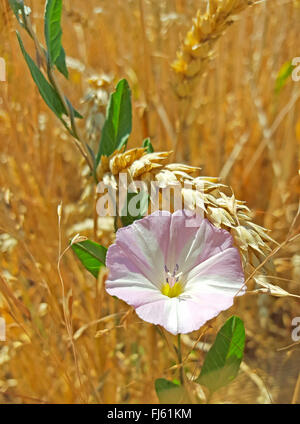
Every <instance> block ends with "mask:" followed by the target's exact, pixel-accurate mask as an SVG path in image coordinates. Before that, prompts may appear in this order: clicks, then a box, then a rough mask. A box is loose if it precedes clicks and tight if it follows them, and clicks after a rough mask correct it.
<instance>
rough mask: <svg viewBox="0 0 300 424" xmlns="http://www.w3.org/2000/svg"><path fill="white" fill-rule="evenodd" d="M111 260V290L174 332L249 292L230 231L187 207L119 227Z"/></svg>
mask: <svg viewBox="0 0 300 424" xmlns="http://www.w3.org/2000/svg"><path fill="white" fill-rule="evenodd" d="M191 220H193V221H191ZM191 223H192V226H189V225H190V224H191ZM195 223H196V224H197V225H195ZM106 265H107V267H108V268H109V276H108V279H107V282H106V290H107V292H108V293H109V294H110V295H113V296H117V297H118V298H120V299H122V300H124V301H125V302H127V303H128V304H129V305H131V306H133V307H134V308H135V310H136V313H137V314H138V316H139V317H140V318H142V319H143V320H144V321H147V322H150V323H153V324H157V325H161V326H163V327H164V328H165V329H166V330H167V331H169V332H170V333H172V334H179V333H189V332H191V331H194V330H198V329H199V328H200V327H201V326H202V325H203V324H205V323H206V322H207V321H208V320H210V319H212V318H214V317H215V316H217V315H218V314H219V313H220V312H221V311H224V310H226V309H228V308H230V307H231V306H232V305H233V301H234V297H235V296H236V295H242V294H244V292H245V288H244V286H243V284H244V274H243V270H242V265H241V259H240V255H239V252H238V250H237V248H236V247H234V246H233V239H232V237H231V235H230V233H229V232H228V231H226V230H224V229H219V228H216V227H214V226H213V225H212V224H211V223H210V222H209V221H208V220H207V219H203V218H201V217H199V216H196V215H194V214H191V213H189V212H187V211H182V210H179V211H176V212H175V213H173V214H171V213H169V212H166V211H158V212H155V213H153V214H152V215H149V216H147V217H145V218H143V219H141V220H137V221H135V222H134V223H133V224H132V225H130V226H128V227H125V228H121V229H119V230H118V231H117V238H116V242H115V244H113V245H112V246H110V248H109V249H108V252H107V259H106Z"/></svg>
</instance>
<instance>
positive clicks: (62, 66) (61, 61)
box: [55, 47, 69, 79]
mask: <svg viewBox="0 0 300 424" xmlns="http://www.w3.org/2000/svg"><path fill="white" fill-rule="evenodd" d="M55 63H56V67H57V69H58V70H59V72H61V73H62V74H63V75H64V76H65V77H66V78H67V79H68V78H69V71H68V68H67V65H66V53H65V50H64V48H63V47H62V48H61V50H60V54H59V56H58V58H57V60H56V62H55Z"/></svg>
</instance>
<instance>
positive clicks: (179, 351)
mask: <svg viewBox="0 0 300 424" xmlns="http://www.w3.org/2000/svg"><path fill="white" fill-rule="evenodd" d="M177 342H178V348H177V355H178V363H179V366H180V368H179V376H180V383H181V384H182V385H183V384H184V373H183V364H182V352H181V334H178V335H177Z"/></svg>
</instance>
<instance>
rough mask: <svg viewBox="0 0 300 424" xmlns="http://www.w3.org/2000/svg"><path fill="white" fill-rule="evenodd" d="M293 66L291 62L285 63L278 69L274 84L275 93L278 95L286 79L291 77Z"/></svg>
mask: <svg viewBox="0 0 300 424" xmlns="http://www.w3.org/2000/svg"><path fill="white" fill-rule="evenodd" d="M293 69H294V67H293V65H292V62H291V61H288V62H285V63H284V64H283V65H282V67H281V68H280V70H279V72H278V74H277V78H276V82H275V93H276V94H279V93H280V91H281V89H282V88H283V87H284V86H285V85H286V83H287V81H288V78H289V77H290V76H291V75H292V72H293Z"/></svg>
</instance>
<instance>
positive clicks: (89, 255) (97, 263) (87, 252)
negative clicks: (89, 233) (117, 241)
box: [72, 240, 107, 278]
mask: <svg viewBox="0 0 300 424" xmlns="http://www.w3.org/2000/svg"><path fill="white" fill-rule="evenodd" d="M72 249H73V251H74V253H75V254H76V256H77V257H78V259H79V260H80V262H81V263H82V265H83V266H84V267H85V268H86V269H87V270H88V271H89V272H90V273H91V274H92V275H93V276H94V277H96V278H97V277H98V273H99V269H100V268H101V267H102V266H105V259H106V252H107V249H106V248H105V247H103V246H101V244H98V243H96V242H94V241H91V240H84V241H81V242H79V243H74V244H72Z"/></svg>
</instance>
